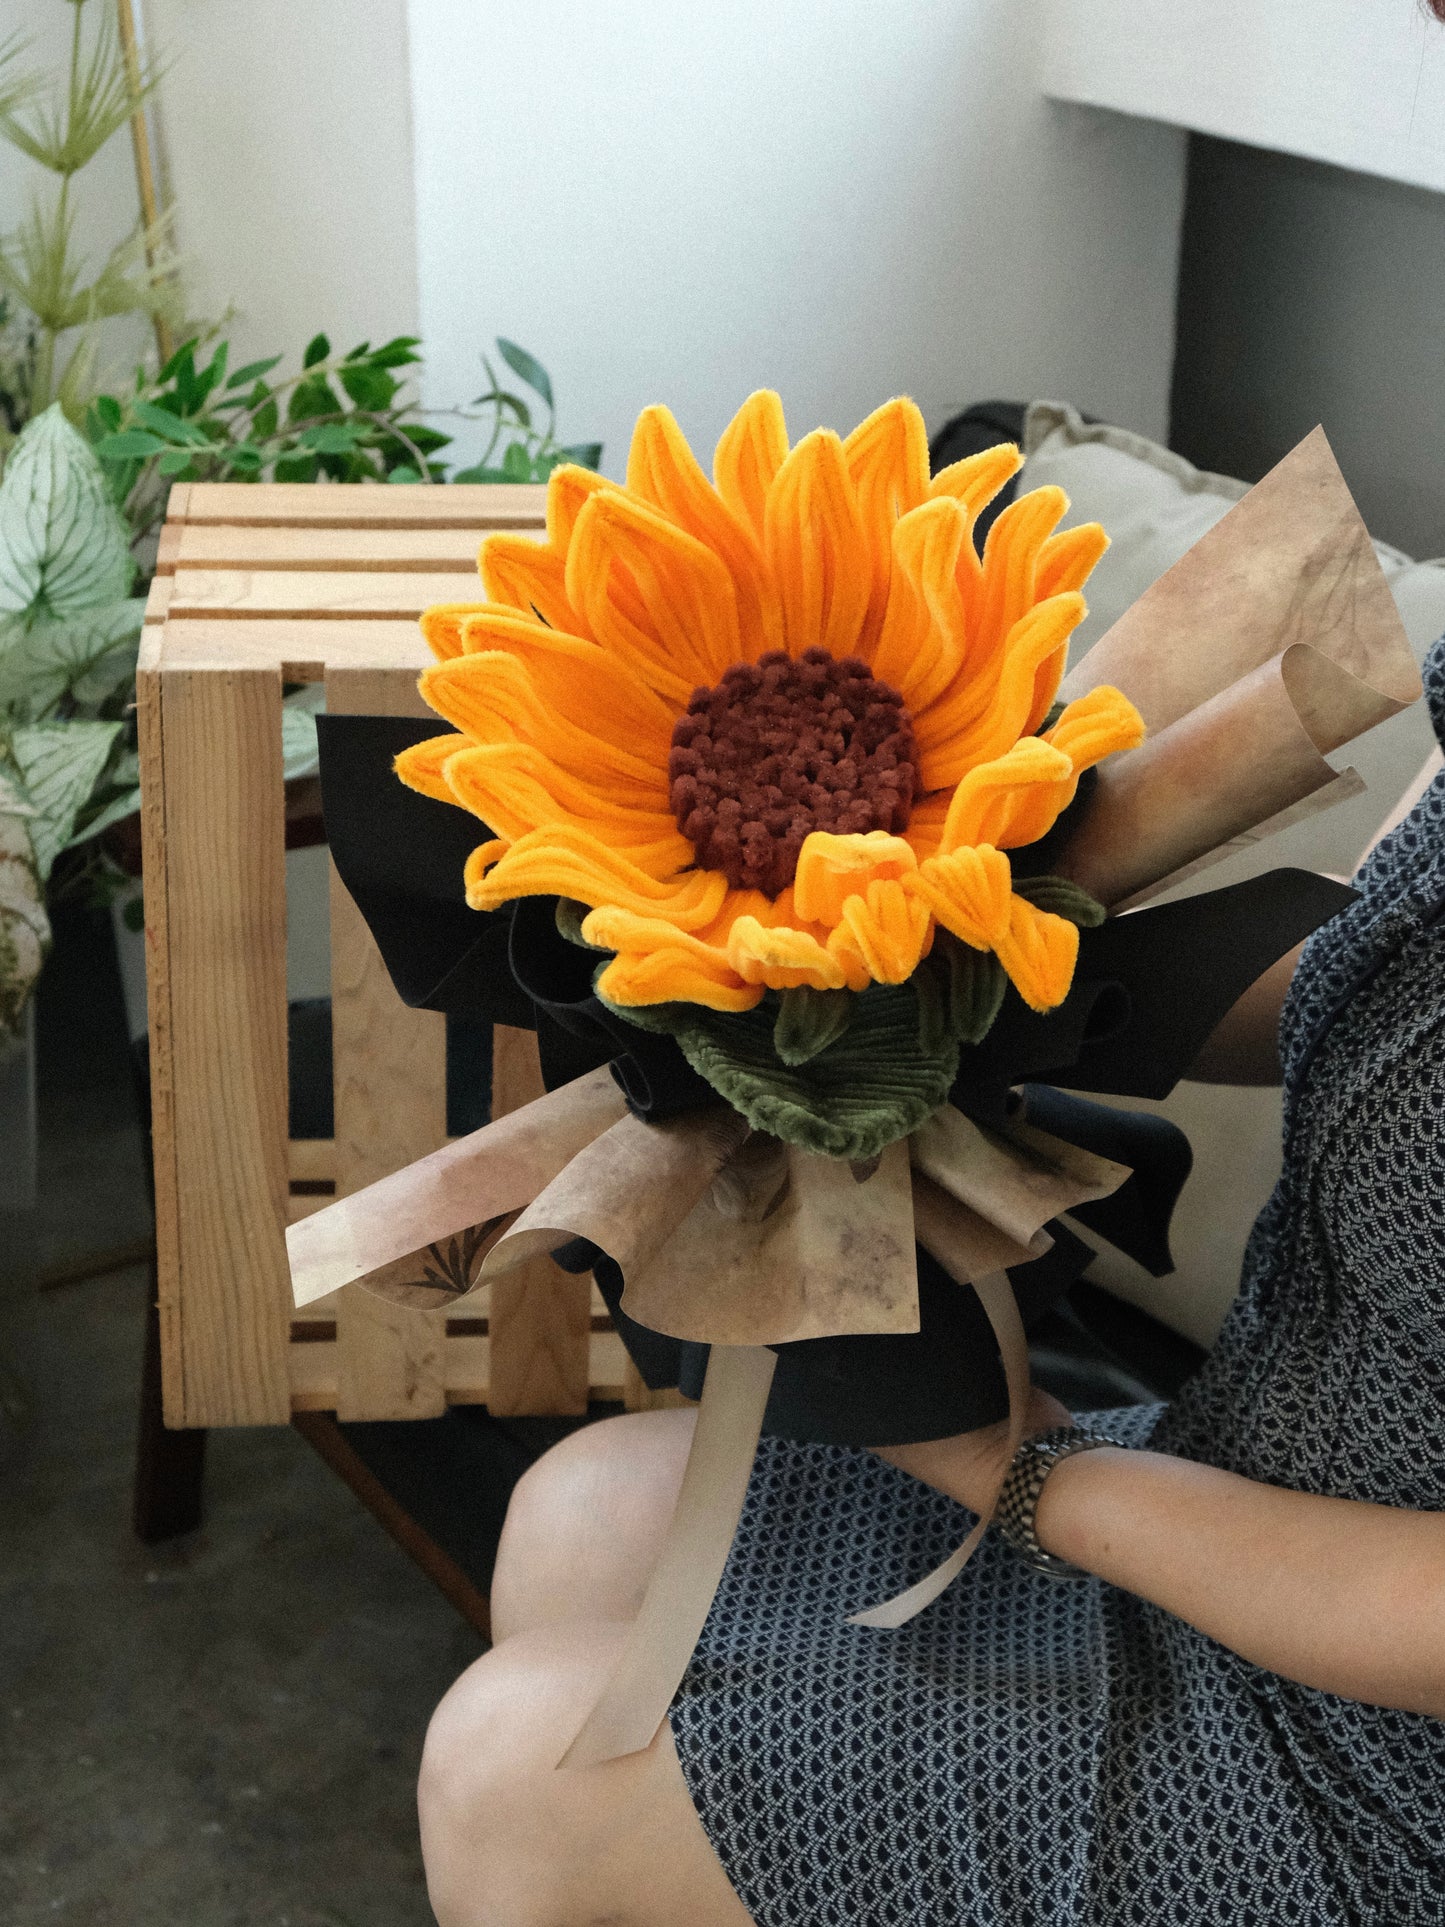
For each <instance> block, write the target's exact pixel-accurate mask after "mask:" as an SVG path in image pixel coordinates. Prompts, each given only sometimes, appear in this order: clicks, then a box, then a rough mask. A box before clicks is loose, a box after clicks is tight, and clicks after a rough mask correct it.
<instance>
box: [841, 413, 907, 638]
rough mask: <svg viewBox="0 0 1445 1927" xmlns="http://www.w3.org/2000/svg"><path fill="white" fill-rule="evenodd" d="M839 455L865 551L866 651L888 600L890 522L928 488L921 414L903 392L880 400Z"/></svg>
mask: <svg viewBox="0 0 1445 1927" xmlns="http://www.w3.org/2000/svg"><path fill="white" fill-rule="evenodd" d="M843 456H844V459H845V461H846V462H847V464H848V474H849V476H850V478H851V480H852V483H853V491H854V493H855V495H856V496H857V498H858V507H859V510H860V512H861V514H862V517H863V526H864V528H865V529H866V530H867V532H868V545H869V549H870V551H871V562H872V586H871V588H870V591H869V598H868V614H867V616H866V618H865V620H864V626H863V635H862V640H861V646H862V647H863V649H864V652H865V654H866V652H867V650H868V647H869V645H870V644H871V643H872V641H873V640H874V638H875V637H876V636H877V635H878V633H879V631H880V630H881V629H882V627H883V612H884V610H885V609H886V607H887V606H888V583H889V579H890V577H891V575H892V571H893V531H894V527H895V525H896V523H897V521H898V518H899V517H900V516H902V515H907V514H908V512H909V510H910V509H916V508H917V507H918V505H919V503H920V502H922V501H923V499H924V497H925V496H926V495H927V493H928V431H927V429H926V428H925V427H924V426H923V417H922V415H920V414H919V412H918V410H917V408H916V407H915V406H914V404H913V403H912V402H911V401H909V400H908V399H907V398H906V397H905V396H898V397H896V398H895V399H894V400H893V401H886V402H884V404H883V406H882V407H881V408H875V409H874V411H873V413H872V414H871V415H869V416H868V417H867V419H866V420H865V421H862V422H860V423H859V424H858V426H857V427H856V428H855V429H854V430H853V433H852V434H851V435H850V436H849V437H848V439H847V440H846V441H845V442H844V444H843Z"/></svg>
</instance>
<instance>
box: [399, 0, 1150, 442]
mask: <svg viewBox="0 0 1445 1927" xmlns="http://www.w3.org/2000/svg"><path fill="white" fill-rule="evenodd" d="M409 11H410V34H411V52H412V88H413V101H414V112H413V120H414V129H415V141H416V189H417V233H418V258H419V273H420V286H421V317H422V331H423V333H424V335H425V337H426V341H427V347H428V372H427V378H426V390H427V393H428V395H429V396H430V398H431V399H432V400H434V401H437V402H448V401H453V400H455V399H457V398H458V397H461V398H464V399H465V398H469V397H470V396H472V395H474V394H475V393H476V392H477V390H478V388H479V387H480V385H481V382H480V365H479V361H478V355H479V353H480V352H481V351H482V350H483V349H485V348H487V347H489V346H490V341H491V338H492V337H493V336H494V335H496V334H499V333H500V334H505V335H509V336H511V337H512V338H514V339H515V340H518V341H520V342H522V343H523V344H524V345H525V346H526V347H528V348H530V349H531V350H532V351H533V352H534V353H535V354H536V355H538V356H539V358H540V359H541V360H542V361H543V362H544V363H545V364H546V365H547V366H548V367H549V368H550V370H551V372H552V375H553V379H554V383H555V385H556V388H557V392H558V396H559V400H560V404H561V426H562V430H563V436H564V439H568V440H583V439H594V438H600V439H602V440H603V441H604V442H605V443H606V449H607V454H606V463H605V465H606V467H607V468H608V470H609V472H611V473H613V474H617V473H619V472H620V467H621V464H622V463H623V462H624V460H625V454H626V444H627V437H628V434H629V431H630V428H631V424H632V422H633V420H634V418H635V416H636V414H637V412H638V410H639V409H640V408H641V407H642V406H643V405H644V404H646V403H648V402H650V401H655V400H665V401H667V402H668V403H669V404H670V405H671V406H672V407H673V408H674V410H675V411H676V413H677V414H678V416H679V418H680V420H681V422H682V424H683V427H684V429H685V430H686V431H687V432H688V434H689V435H690V436H691V437H692V438H694V440H695V441H696V442H697V443H698V445H699V447H700V449H701V450H702V451H703V452H704V454H706V453H707V452H708V451H710V449H711V445H712V443H713V441H714V439H715V438H716V436H717V434H718V432H719V430H720V429H721V428H722V426H723V424H724V422H725V421H726V420H727V418H728V416H729V414H730V413H731V412H732V411H733V409H734V408H736V406H737V405H738V404H739V403H740V402H741V401H742V399H743V398H744V396H745V395H746V394H747V393H748V392H749V391H750V390H751V389H753V388H756V387H759V386H762V385H772V386H776V387H777V388H779V389H780V390H781V391H782V394H783V398H784V401H785V403H786V405H787V407H788V411H789V419H790V423H791V426H792V428H793V430H794V432H795V433H799V432H802V431H803V430H806V429H808V428H810V427H812V426H814V425H816V424H817V423H819V422H825V423H828V424H830V425H832V426H836V427H839V428H844V429H846V428H847V427H849V426H851V425H852V424H853V423H854V422H855V421H856V420H858V419H859V418H860V417H861V416H862V415H863V414H865V413H866V412H867V411H868V410H869V409H870V408H872V407H873V406H874V405H875V404H876V403H877V402H879V401H881V400H883V399H884V398H885V397H887V396H888V395H891V394H894V393H897V392H899V391H906V392H911V393H912V394H913V395H914V396H915V398H916V399H917V400H918V401H919V403H920V404H921V405H922V407H923V409H924V412H925V414H926V415H927V416H928V417H929V420H930V423H931V424H936V423H937V422H939V421H940V420H942V419H943V418H944V417H945V416H946V414H947V413H948V411H949V410H950V409H951V408H952V407H954V406H955V405H956V404H960V403H966V402H969V401H974V400H980V399H983V398H985V397H987V396H1005V397H1019V398H1023V399H1031V398H1032V397H1034V396H1037V395H1041V394H1060V395H1066V396H1069V397H1071V398H1073V399H1074V400H1076V401H1077V402H1078V403H1079V404H1080V405H1081V406H1083V407H1084V408H1086V409H1088V410H1091V411H1094V412H1097V413H1100V414H1104V415H1107V416H1109V417H1110V418H1111V419H1114V420H1117V421H1122V422H1127V423H1129V424H1131V425H1133V426H1135V427H1138V428H1140V429H1143V430H1145V431H1148V432H1152V433H1162V431H1163V429H1164V426H1165V419H1166V408H1167V392H1168V378H1169V364H1170V358H1171V348H1172V338H1173V318H1172V317H1173V297H1174V274H1175V248H1176V231H1177V224H1178V215H1179V207H1180V195H1181V180H1182V142H1181V140H1180V138H1179V137H1178V136H1177V135H1176V134H1175V133H1174V132H1173V131H1172V130H1168V129H1164V128H1159V127H1151V126H1148V125H1145V124H1142V123H1139V122H1128V121H1123V120H1120V119H1118V118H1115V117H1113V116H1101V115H1097V114H1093V113H1089V112H1085V111H1081V110H1070V109H1061V108H1059V107H1058V106H1056V105H1051V104H1049V103H1046V102H1044V101H1043V100H1041V99H1040V98H1039V94H1038V72H1037V66H1038V52H1039V49H1038V45H1037V41H1038V33H1039V15H1038V10H1037V8H1036V6H1035V5H1034V4H1032V0H954V3H953V4H949V5H943V4H938V3H937V0H894V4H893V5H891V6H887V7H880V6H879V5H877V0H791V4H788V5H785V6H780V5H778V4H777V0H718V3H717V4H714V5H712V6H709V7H706V8H702V7H681V6H674V7H670V6H662V5H659V4H657V3H656V0H610V4H609V5H607V6H605V7H598V6H596V5H593V4H591V3H590V0H491V4H489V5H486V6H478V5H476V4H475V0H410V9H409Z"/></svg>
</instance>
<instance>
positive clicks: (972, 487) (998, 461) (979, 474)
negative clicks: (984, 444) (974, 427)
mask: <svg viewBox="0 0 1445 1927" xmlns="http://www.w3.org/2000/svg"><path fill="white" fill-rule="evenodd" d="M1023 465H1024V458H1023V456H1022V455H1021V454H1020V453H1019V451H1018V449H1017V448H1016V447H1015V445H1014V444H1013V443H1012V442H999V443H998V444H997V445H996V446H995V447H993V448H984V449H980V450H979V452H978V454H977V455H966V456H965V457H964V459H963V460H962V461H961V462H950V463H949V465H948V467H947V468H941V469H940V470H939V471H938V473H937V474H936V475H935V476H934V478H933V480H932V482H931V483H930V484H929V488H928V492H929V494H930V495H951V496H952V497H953V498H954V500H955V501H958V502H961V503H962V504H963V506H964V508H965V509H967V511H968V517H969V520H970V522H972V521H974V520H976V519H977V517H978V516H979V515H980V514H982V512H983V510H984V509H986V508H987V507H988V505H989V503H990V502H991V501H992V500H993V498H994V496H995V495H997V494H998V492H999V490H1000V489H1001V488H1002V487H1003V486H1004V484H1005V483H1006V482H1009V481H1012V479H1013V477H1014V476H1015V475H1017V474H1018V472H1019V470H1020V469H1021V468H1022V467H1023Z"/></svg>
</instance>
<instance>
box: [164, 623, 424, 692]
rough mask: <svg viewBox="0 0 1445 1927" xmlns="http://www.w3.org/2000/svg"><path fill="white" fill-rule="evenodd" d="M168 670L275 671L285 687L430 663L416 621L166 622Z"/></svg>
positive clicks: (417, 667)
mask: <svg viewBox="0 0 1445 1927" xmlns="http://www.w3.org/2000/svg"><path fill="white" fill-rule="evenodd" d="M161 647H162V649H163V651H164V661H165V665H166V667H167V668H168V669H217V670H223V669H233V668H245V669H274V670H276V671H277V672H278V673H279V674H280V676H281V677H282V679H283V680H284V681H286V682H324V681H325V680H326V672H327V670H328V669H343V668H351V669H410V670H411V671H412V673H413V674H414V675H415V674H417V673H419V672H420V671H421V670H423V669H425V668H426V666H427V665H428V663H430V662H431V661H432V653H431V651H430V649H428V648H427V646H426V644H425V642H423V641H422V635H421V631H420V629H418V627H417V625H416V618H415V617H414V616H408V617H405V618H401V619H398V620H397V621H395V622H387V621H376V620H366V619H363V620H361V621H357V622H339V621H314V620H308V619H307V618H306V617H304V616H300V617H295V618H293V619H291V620H289V621H285V622H277V621H268V620H265V619H261V620H257V621H240V620H234V619H232V620H222V621H219V622H218V621H215V620H206V619H205V618H199V619H197V620H195V621H183V622H178V621H170V622H167V623H166V625H165V633H164V640H163V642H162V645H161Z"/></svg>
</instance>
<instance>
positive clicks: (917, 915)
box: [841, 877, 933, 984]
mask: <svg viewBox="0 0 1445 1927" xmlns="http://www.w3.org/2000/svg"><path fill="white" fill-rule="evenodd" d="M841 926H842V928H843V929H845V930H846V931H847V932H848V935H849V936H850V937H851V938H852V939H853V941H854V943H855V944H856V945H857V947H858V952H859V955H860V956H861V957H862V959H863V961H864V963H865V964H866V965H867V966H868V974H869V976H870V977H871V978H872V979H873V981H874V982H875V983H880V984H901V983H905V982H906V981H907V980H908V978H909V977H911V976H912V975H913V973H914V971H915V970H916V969H917V968H918V964H919V960H920V959H921V958H922V957H923V955H924V953H925V952H926V950H927V949H928V944H929V936H930V932H931V930H932V927H933V925H932V918H931V916H930V914H929V910H928V906H927V904H925V903H922V902H920V901H919V899H918V898H917V897H916V896H914V895H913V894H912V892H911V891H910V890H908V889H906V888H905V886H904V884H903V883H901V882H899V881H898V880H897V879H896V878H893V877H886V878H884V877H879V878H875V879H874V881H873V882H872V883H870V884H869V885H868V890H867V893H866V895H864V896H861V897H848V898H846V899H845V900H844V903H843V910H842V918H841Z"/></svg>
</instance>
